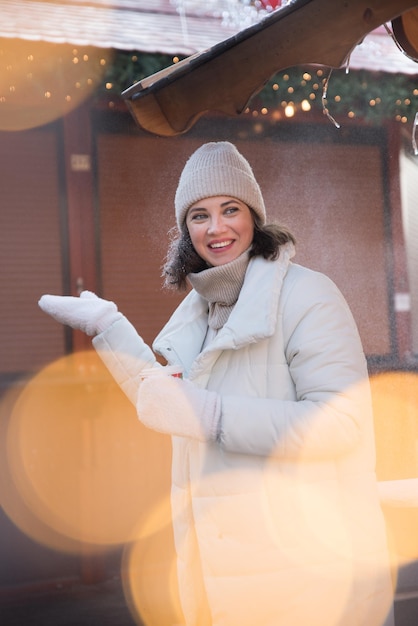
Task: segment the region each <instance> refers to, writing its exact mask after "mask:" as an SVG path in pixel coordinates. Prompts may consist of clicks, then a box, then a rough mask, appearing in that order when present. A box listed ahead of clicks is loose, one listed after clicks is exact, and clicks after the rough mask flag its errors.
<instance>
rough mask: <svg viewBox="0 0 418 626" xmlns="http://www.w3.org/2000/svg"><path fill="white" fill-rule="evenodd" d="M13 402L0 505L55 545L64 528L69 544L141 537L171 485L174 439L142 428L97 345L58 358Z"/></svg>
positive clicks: (118, 541)
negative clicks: (139, 531)
mask: <svg viewBox="0 0 418 626" xmlns="http://www.w3.org/2000/svg"><path fill="white" fill-rule="evenodd" d="M16 395H17V397H16ZM7 406H8V410H7V409H5V406H3V407H2V414H3V417H4V420H3V424H2V429H3V430H4V431H5V434H6V442H7V450H6V460H4V459H3V461H2V463H3V465H4V466H5V467H4V468H3V469H4V470H5V471H6V473H7V475H8V476H9V478H10V480H8V481H7V483H3V484H2V485H1V483H0V485H1V491H0V504H1V505H2V506H3V508H4V510H5V511H6V513H7V515H8V516H9V517H10V518H11V519H12V521H13V522H14V523H15V524H16V525H17V526H18V527H20V528H21V530H23V532H25V533H27V534H29V535H30V536H31V537H32V538H33V539H35V540H36V541H38V542H40V543H42V544H46V545H50V544H51V542H52V544H53V547H55V548H60V542H59V537H60V536H62V537H63V538H64V539H63V542H62V549H63V550H71V549H72V548H74V549H76V547H77V545H79V544H80V543H83V544H90V545H91V546H93V547H94V546H98V547H99V546H112V545H116V544H123V543H125V542H128V541H131V540H133V539H135V532H136V530H135V529H136V528H137V526H138V522H140V521H141V520H142V519H143V518H145V517H147V516H148V511H149V510H153V509H154V507H155V506H156V503H158V502H159V501H160V500H164V498H166V497H167V493H168V492H169V489H170V465H171V446H170V440H169V438H168V437H166V436H164V435H159V434H157V433H154V432H152V431H150V430H148V429H146V428H145V427H143V426H142V424H141V423H140V422H139V421H138V419H137V417H136V412H135V410H134V407H133V406H132V405H131V404H130V403H129V401H128V400H127V399H126V397H125V396H124V394H123V393H122V392H121V391H120V389H119V387H118V386H117V385H116V383H114V381H113V379H112V378H111V377H110V374H109V373H108V372H107V370H106V369H105V368H104V366H103V365H102V364H101V361H100V360H99V358H98V356H97V355H96V353H95V352H93V351H89V352H80V353H75V354H73V355H70V356H67V357H64V358H62V359H59V360H57V361H56V362H54V363H52V364H51V365H49V366H47V367H46V368H44V369H43V370H41V371H40V372H39V373H38V374H37V375H35V376H34V377H33V378H32V379H31V380H29V381H28V383H27V384H26V385H25V386H24V387H23V390H22V391H21V393H20V394H16V393H15V394H14V398H13V402H11V401H10V398H9V401H8V402H7ZM24 512H26V514H27V515H26V518H25V515H24V514H23V513H24ZM34 520H36V523H33V522H34Z"/></svg>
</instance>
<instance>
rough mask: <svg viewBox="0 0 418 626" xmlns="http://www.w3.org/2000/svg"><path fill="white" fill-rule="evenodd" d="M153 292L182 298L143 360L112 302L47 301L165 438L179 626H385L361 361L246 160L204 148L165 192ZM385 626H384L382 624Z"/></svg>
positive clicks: (86, 296) (386, 584) (332, 293)
mask: <svg viewBox="0 0 418 626" xmlns="http://www.w3.org/2000/svg"><path fill="white" fill-rule="evenodd" d="M175 210H176V219H177V225H178V229H179V233H180V234H179V238H178V239H177V240H176V241H175V242H173V244H172V245H171V247H170V250H169V254H168V258H167V263H166V266H165V274H166V282H167V284H169V285H171V286H175V287H177V288H179V289H182V288H184V286H185V285H186V282H187V281H188V282H190V283H191V285H192V287H193V289H192V290H191V292H190V293H189V294H188V295H187V296H186V297H185V299H184V300H183V302H182V303H181V304H180V306H179V307H178V309H177V310H176V311H175V312H174V314H173V316H172V317H171V319H170V320H169V322H168V323H167V325H166V326H165V327H164V328H163V330H162V331H161V332H160V334H159V335H158V337H157V338H156V340H155V342H154V344H153V348H154V351H155V352H156V353H158V354H160V355H162V356H163V357H164V358H165V359H166V360H167V362H168V364H169V365H173V364H178V365H181V366H182V368H183V369H184V379H183V380H180V379H177V378H172V377H169V376H150V377H146V378H144V379H143V380H142V382H141V371H143V370H144V369H145V368H147V369H148V368H150V367H155V368H161V366H160V365H159V364H158V363H157V362H156V358H155V356H154V352H152V351H151V349H150V348H148V347H147V346H146V345H145V344H144V342H143V341H142V339H141V338H140V337H139V336H138V335H137V333H136V331H135V330H134V329H133V327H132V326H131V325H130V323H129V322H128V321H127V320H126V318H125V317H123V316H122V314H121V313H120V312H118V310H117V308H116V306H115V305H114V304H113V303H110V302H107V301H105V300H102V299H100V298H97V297H96V296H95V295H94V294H91V293H89V292H84V293H82V294H81V296H80V298H71V297H59V296H43V297H42V299H41V300H40V306H41V308H43V310H45V311H46V312H47V313H50V314H51V315H53V316H54V317H55V318H56V319H58V320H59V321H61V322H64V323H67V324H69V325H71V326H73V327H74V328H80V329H82V330H84V331H85V332H87V333H89V334H90V335H95V337H94V339H93V344H94V347H95V348H96V350H97V351H98V353H99V354H100V356H101V358H102V359H103V361H104V362H105V364H106V365H107V367H108V368H109V370H110V371H111V373H112V374H113V376H114V377H115V379H116V381H117V382H118V383H119V384H120V386H121V387H122V389H124V390H125V392H126V393H127V395H128V396H129V397H130V398H131V400H132V402H134V404H135V406H136V407H137V411H138V417H139V419H140V420H141V421H142V422H143V423H144V424H145V425H146V426H149V427H151V428H154V429H155V430H158V431H161V432H165V433H169V434H171V435H172V444H173V464H172V515H173V528H174V535H175V544H176V552H177V557H178V558H177V560H178V574H179V586H180V596H181V602H182V607H183V611H184V616H185V622H186V624H187V626H197V625H198V626H215V625H216V626H221V625H222V626H312V625H318V626H382V624H383V623H386V624H391V623H392V612H391V598H392V586H391V580H390V575H389V569H388V565H387V550H386V538H385V531H384V523H383V519H382V515H381V511H380V508H379V502H378V494H377V488H376V478H375V474H374V443H373V422H372V412H371V402H370V394H369V387H368V376H367V366H366V361H365V358H364V354H363V350H362V347H361V342H360V339H359V335H358V332H357V329H356V326H355V323H354V321H353V318H352V315H351V313H350V311H349V309H348V306H347V304H346V302H345V301H344V299H343V297H342V295H341V293H340V292H339V291H338V289H337V288H336V286H335V285H334V284H333V283H332V282H331V281H330V280H329V279H328V278H327V277H325V276H324V275H323V274H320V273H317V272H313V271H311V270H309V269H306V268H303V267H301V266H299V265H296V264H294V263H292V261H291V258H292V257H293V255H294V240H293V237H292V235H291V234H290V233H288V232H287V231H286V230H284V229H281V228H279V227H278V226H275V225H271V224H266V211H265V206H264V201H263V197H262V194H261V190H260V187H259V185H258V183H257V181H256V179H255V177H254V174H253V172H252V170H251V167H250V165H249V164H248V162H247V161H246V159H245V158H244V157H243V156H242V155H241V154H240V153H239V152H238V151H237V149H236V148H235V146H233V145H232V144H230V143H228V142H217V143H216V142H213V143H209V144H205V145H203V146H201V147H200V148H199V149H198V150H197V151H196V152H195V153H194V154H193V155H192V156H191V157H190V159H189V160H188V162H187V163H186V165H185V168H184V170H183V172H182V174H181V177H180V181H179V185H178V188H177V192H176V197H175ZM385 620H386V621H385Z"/></svg>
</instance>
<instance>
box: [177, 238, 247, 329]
mask: <svg viewBox="0 0 418 626" xmlns="http://www.w3.org/2000/svg"><path fill="white" fill-rule="evenodd" d="M249 261H250V254H249V250H246V251H245V252H243V253H242V254H241V255H240V256H239V257H237V258H236V259H234V260H233V261H231V262H230V263H225V265H218V266H216V267H209V268H208V269H206V270H202V271H201V272H198V273H192V274H189V275H188V277H187V278H188V279H189V281H190V283H191V285H192V287H193V288H194V289H195V290H196V291H197V293H198V294H199V295H200V296H202V298H204V299H205V300H207V301H208V303H209V318H208V324H209V327H210V328H212V329H213V330H219V329H220V328H222V326H223V325H224V324H225V323H226V321H227V320H228V317H229V315H230V313H231V311H232V309H233V308H234V305H235V303H236V301H237V300H238V297H239V294H240V291H241V287H242V285H243V283H244V278H245V273H246V271H247V267H248V263H249Z"/></svg>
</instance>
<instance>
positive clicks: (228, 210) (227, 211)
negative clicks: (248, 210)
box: [225, 206, 238, 215]
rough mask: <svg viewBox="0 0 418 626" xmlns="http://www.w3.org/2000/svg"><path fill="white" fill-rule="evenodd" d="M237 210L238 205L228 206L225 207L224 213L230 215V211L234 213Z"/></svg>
mask: <svg viewBox="0 0 418 626" xmlns="http://www.w3.org/2000/svg"><path fill="white" fill-rule="evenodd" d="M237 211H238V207H236V206H230V207H228V208H227V209H226V211H225V213H226V215H232V213H236V212H237Z"/></svg>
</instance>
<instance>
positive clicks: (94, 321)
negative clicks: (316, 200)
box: [38, 291, 122, 336]
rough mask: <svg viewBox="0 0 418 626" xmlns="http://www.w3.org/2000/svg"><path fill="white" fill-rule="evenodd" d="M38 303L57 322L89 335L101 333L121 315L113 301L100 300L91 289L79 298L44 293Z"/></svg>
mask: <svg viewBox="0 0 418 626" xmlns="http://www.w3.org/2000/svg"><path fill="white" fill-rule="evenodd" d="M38 304H39V306H40V307H41V309H42V311H44V312H45V313H48V315H51V317H53V318H54V319H55V320H57V321H58V322H61V323H62V324H67V325H68V326H71V327H72V328H77V329H78V330H82V331H83V332H85V333H86V334H87V335H90V336H93V335H98V334H99V333H102V332H103V331H105V330H107V328H109V326H111V325H112V324H113V322H115V321H116V320H118V319H120V318H121V317H122V313H120V312H119V311H118V308H117V306H116V304H115V303H114V302H109V301H108V300H102V298H99V297H98V296H96V294H94V293H93V292H91V291H82V292H81V294H80V297H79V298H75V297H73V296H51V295H44V296H42V297H41V299H40V300H39V302H38Z"/></svg>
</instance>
